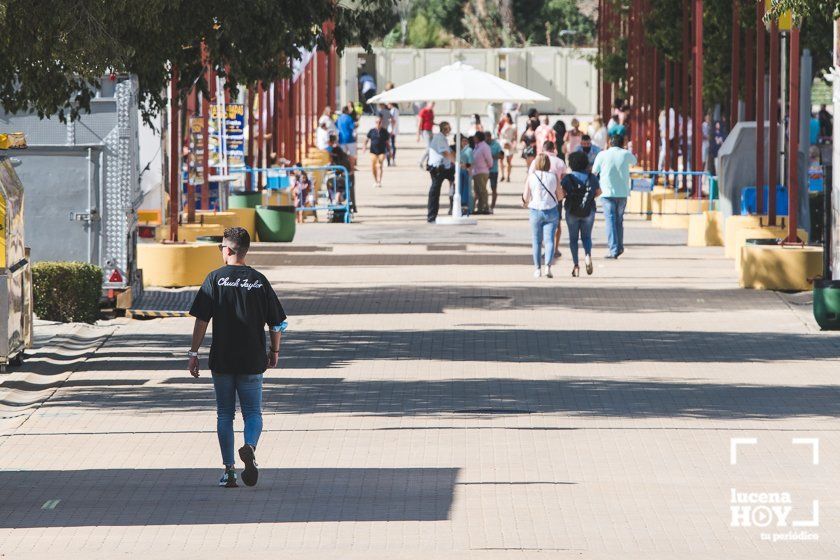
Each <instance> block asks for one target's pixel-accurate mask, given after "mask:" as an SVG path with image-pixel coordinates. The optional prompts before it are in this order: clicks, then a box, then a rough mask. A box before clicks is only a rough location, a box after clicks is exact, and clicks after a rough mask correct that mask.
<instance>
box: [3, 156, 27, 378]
mask: <svg viewBox="0 0 840 560" xmlns="http://www.w3.org/2000/svg"><path fill="white" fill-rule="evenodd" d="M23 229H24V228H23V185H22V184H21V182H20V179H19V178H18V176H17V174H16V173H15V170H14V168H13V167H12V163H11V161H10V160H9V158H8V157H5V156H3V155H2V154H0V372H5V371H6V367H7V366H8V365H10V364H11V365H19V364H20V362H21V360H22V359H23V351H24V350H25V349H26V348H30V347H31V346H32V268H31V265H30V263H29V259H28V251H27V249H26V248H25V247H24V244H23V235H24V231H23Z"/></svg>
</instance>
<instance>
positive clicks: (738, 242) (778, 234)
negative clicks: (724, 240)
mask: <svg viewBox="0 0 840 560" xmlns="http://www.w3.org/2000/svg"><path fill="white" fill-rule="evenodd" d="M796 234H797V235H798V236H799V239H801V240H802V241H803V242H804V243H807V242H808V232H807V231H805V230H804V229H800V230H797V231H796ZM783 237H787V228H784V227H755V228H740V229H738V230H737V231H736V232H735V270H738V269H739V268H740V266H741V262H740V261H741V248H742V247H744V246H746V244H747V243H746V242H747V239H780V238H783Z"/></svg>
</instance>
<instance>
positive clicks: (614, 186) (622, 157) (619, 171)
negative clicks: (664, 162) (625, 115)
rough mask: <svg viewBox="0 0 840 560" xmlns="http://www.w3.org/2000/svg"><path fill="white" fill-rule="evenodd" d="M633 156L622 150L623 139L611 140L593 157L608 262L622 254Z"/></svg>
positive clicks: (634, 161) (613, 138) (613, 137)
mask: <svg viewBox="0 0 840 560" xmlns="http://www.w3.org/2000/svg"><path fill="white" fill-rule="evenodd" d="M636 163H637V161H636V156H634V155H633V154H632V153H631V152H629V151H628V150H625V149H624V137H623V136H618V135H616V136H612V137H611V138H610V147H609V148H608V149H606V150H604V151H603V152H601V153H600V154H598V155H597V156H596V157H595V163H594V164H593V165H592V173H594V174H596V175H598V179H599V181H600V183H601V190H602V191H603V194H602V196H601V201H602V203H603V207H604V223H605V225H606V228H607V245H608V246H609V251H610V252H609V255H607V258H608V259H617V258H618V257H620V256H621V255H622V253H624V208H625V207H626V206H627V197H628V196H629V195H630V167H631V166H633V165H636Z"/></svg>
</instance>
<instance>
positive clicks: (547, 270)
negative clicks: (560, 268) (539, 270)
mask: <svg viewBox="0 0 840 560" xmlns="http://www.w3.org/2000/svg"><path fill="white" fill-rule="evenodd" d="M545 277H546V278H554V275H553V274H552V273H551V266H550V265H549V266H546V267H545Z"/></svg>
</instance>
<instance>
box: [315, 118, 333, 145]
mask: <svg viewBox="0 0 840 560" xmlns="http://www.w3.org/2000/svg"><path fill="white" fill-rule="evenodd" d="M329 145H330V130H329V128H327V123H326V122H324V121H321V122H320V123H319V124H318V129H317V130H316V131H315V146H316V147H317V148H318V149H319V150H326V149H327V147H328V146H329Z"/></svg>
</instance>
